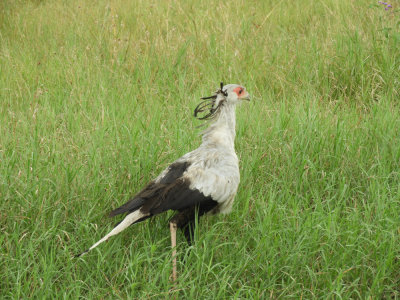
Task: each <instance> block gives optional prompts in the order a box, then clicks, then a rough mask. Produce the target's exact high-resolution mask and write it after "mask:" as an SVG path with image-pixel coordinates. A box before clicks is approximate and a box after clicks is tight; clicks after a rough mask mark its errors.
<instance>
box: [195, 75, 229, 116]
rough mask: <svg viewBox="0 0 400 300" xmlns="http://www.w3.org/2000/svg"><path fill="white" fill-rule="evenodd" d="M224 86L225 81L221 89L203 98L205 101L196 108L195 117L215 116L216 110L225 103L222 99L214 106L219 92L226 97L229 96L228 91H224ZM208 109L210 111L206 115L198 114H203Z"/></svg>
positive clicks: (221, 84)
mask: <svg viewBox="0 0 400 300" xmlns="http://www.w3.org/2000/svg"><path fill="white" fill-rule="evenodd" d="M223 87H224V83H223V82H221V83H220V89H219V90H218V91H217V92H216V93H215V94H214V95H212V96H208V97H202V98H201V99H202V100H205V101H202V102H200V103H199V104H198V105H197V106H196V108H195V109H194V117H195V118H197V119H199V120H210V119H212V118H214V117H215V114H216V112H217V111H218V110H219V108H220V107H221V104H222V103H223V101H221V102H220V103H219V104H218V106H217V107H214V104H215V100H216V99H217V97H218V94H222V95H224V96H225V97H227V96H228V93H227V91H224V90H223ZM206 111H207V112H208V113H207V114H206V115H204V116H202V117H200V116H198V114H201V113H203V112H206Z"/></svg>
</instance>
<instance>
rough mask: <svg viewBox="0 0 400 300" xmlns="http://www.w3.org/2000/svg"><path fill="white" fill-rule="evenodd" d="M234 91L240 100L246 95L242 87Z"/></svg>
mask: <svg viewBox="0 0 400 300" xmlns="http://www.w3.org/2000/svg"><path fill="white" fill-rule="evenodd" d="M233 91H234V92H235V93H236V95H238V98H241V97H243V96H244V95H245V94H246V93H245V91H244V88H242V87H240V86H238V87H237V88H235V89H234V90H233Z"/></svg>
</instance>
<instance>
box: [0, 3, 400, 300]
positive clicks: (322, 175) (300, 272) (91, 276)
mask: <svg viewBox="0 0 400 300" xmlns="http://www.w3.org/2000/svg"><path fill="white" fill-rule="evenodd" d="M127 2H128V1H22V0H21V1H14V0H5V1H2V2H1V3H0V227H1V235H0V297H1V298H17V299H18V298H19V299H21V298H26V297H32V298H40V299H42V298H48V299H55V298H65V299H76V298H78V297H82V298H112V299H115V298H121V299H126V298H155V299H157V298H169V297H174V295H176V296H178V298H182V299H190V298H193V299H194V298H200V299H226V298H240V299H244V298H249V299H257V298H273V299H276V298H294V299H299V298H303V299H310V298H323V299H325V298H335V299H336V298H338V299H340V298H343V299H349V298H359V299H366V298H371V299H378V298H394V299H398V298H400V251H399V249H400V173H399V171H400V169H399V167H400V166H399V164H400V146H399V145H400V117H399V116H400V114H399V113H400V108H399V104H398V102H399V97H400V95H399V91H400V70H399V66H400V51H399V50H400V28H399V23H398V21H399V20H400V15H399V14H397V12H396V9H397V8H396V7H394V8H393V10H392V11H389V12H388V11H385V10H384V8H383V7H382V6H381V5H378V4H377V2H375V1H366V0H364V1H341V0H326V1H311V0H304V1H289V0H286V1H285V0H282V1H239V0H237V1H225V2H220V1H213V0H208V1H202V2H201V3H200V1H129V3H127ZM395 4H396V3H393V5H395ZM221 80H223V81H225V82H227V83H241V84H243V85H244V86H246V88H247V89H248V90H249V92H250V93H251V95H252V96H253V101H252V102H251V103H250V104H249V105H242V106H240V107H239V109H238V111H237V119H238V121H237V140H236V149H237V152H238V155H239V157H240V162H241V178H242V179H241V184H240V187H239V192H238V195H237V197H236V201H235V204H234V208H233V212H232V213H231V214H230V215H227V216H217V217H212V218H202V219H201V220H200V223H199V226H198V229H197V231H196V243H195V245H194V246H193V247H191V248H188V246H187V245H186V244H185V242H184V238H183V236H182V235H181V234H180V235H179V236H178V240H179V244H178V251H179V262H178V270H179V282H178V284H177V286H176V289H175V290H172V289H173V288H174V287H173V285H172V283H171V282H170V281H169V276H170V273H171V263H170V260H171V251H170V241H169V230H168V226H167V220H168V217H169V216H170V215H171V214H169V215H168V214H165V215H162V216H159V217H157V218H155V219H154V220H151V221H149V222H144V223H141V224H138V225H136V226H134V227H131V228H129V229H128V230H126V231H125V232H124V233H122V234H120V235H119V236H117V237H114V238H112V239H111V240H110V241H109V242H108V243H105V244H103V245H101V246H100V247H99V248H98V249H96V251H94V252H93V253H91V254H89V255H87V256H85V257H83V258H82V259H71V255H72V254H74V253H78V252H80V251H82V250H84V249H85V248H87V247H88V246H90V245H91V244H93V243H94V242H95V241H97V240H98V239H99V238H100V237H102V236H103V235H104V234H105V233H107V232H108V231H109V230H110V229H111V228H112V226H113V224H114V223H115V222H116V221H117V220H111V219H108V218H106V217H105V215H106V214H107V212H109V211H110V210H111V209H113V208H116V207H117V206H119V205H121V204H122V203H124V201H126V200H127V199H128V198H129V196H131V195H133V194H134V193H135V192H137V191H139V189H140V188H141V187H143V185H144V184H146V183H147V182H148V181H149V180H150V179H152V178H153V177H154V176H156V175H157V174H158V173H159V172H160V171H161V170H162V169H163V168H164V167H165V166H166V165H167V164H168V163H169V162H171V161H173V160H174V159H176V158H178V157H179V156H180V155H182V154H184V153H186V152H187V151H189V150H190V149H193V148H195V147H197V146H198V145H199V143H200V137H199V136H198V133H199V130H198V129H196V126H198V125H199V124H200V122H199V121H196V120H195V119H194V118H193V117H192V110H193V109H194V107H195V106H196V104H197V103H198V101H199V97H201V96H205V95H209V94H210V92H211V91H214V90H215V89H216V88H217V87H218V84H219V82H220V81H221ZM171 290H172V291H171Z"/></svg>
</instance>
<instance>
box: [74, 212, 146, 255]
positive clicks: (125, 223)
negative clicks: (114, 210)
mask: <svg viewBox="0 0 400 300" xmlns="http://www.w3.org/2000/svg"><path fill="white" fill-rule="evenodd" d="M146 216H148V214H144V213H142V212H141V211H140V209H138V210H136V211H134V212H132V213H130V214H129V215H127V216H126V217H125V219H123V220H122V222H121V223H119V224H118V225H117V226H115V227H114V229H113V230H111V231H110V232H109V233H108V234H107V235H106V236H105V237H103V238H102V239H101V240H99V241H98V242H97V243H95V244H94V245H93V246H92V247H90V248H89V249H88V250H87V251H86V252H84V253H82V255H83V254H86V253H88V252H89V251H91V250H93V249H94V248H96V247H97V246H98V245H100V244H101V243H103V242H105V241H107V240H108V239H109V238H110V237H112V236H113V235H116V234H118V233H120V232H121V231H123V230H125V229H126V228H127V227H129V226H130V225H131V224H132V223H134V222H136V221H137V220H139V219H141V218H143V217H146Z"/></svg>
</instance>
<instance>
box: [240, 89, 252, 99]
mask: <svg viewBox="0 0 400 300" xmlns="http://www.w3.org/2000/svg"><path fill="white" fill-rule="evenodd" d="M239 99H240V100H246V101H250V94H249V93H248V92H246V91H245V94H244V95H243V96H240V97H239Z"/></svg>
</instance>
